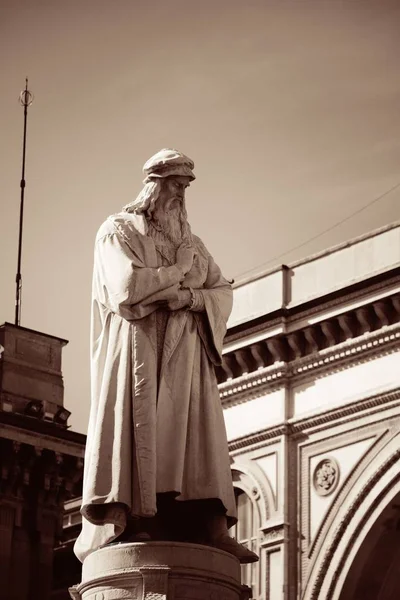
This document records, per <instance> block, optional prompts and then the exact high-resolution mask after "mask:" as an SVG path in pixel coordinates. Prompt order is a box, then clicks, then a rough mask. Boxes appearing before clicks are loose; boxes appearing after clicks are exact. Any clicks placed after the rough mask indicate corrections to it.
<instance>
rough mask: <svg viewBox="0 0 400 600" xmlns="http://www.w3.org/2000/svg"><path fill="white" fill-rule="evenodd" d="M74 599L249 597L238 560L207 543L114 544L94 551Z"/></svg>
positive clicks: (211, 599)
mask: <svg viewBox="0 0 400 600" xmlns="http://www.w3.org/2000/svg"><path fill="white" fill-rule="evenodd" d="M69 591H70V595H71V598H72V599H73V600H120V599H121V600H122V599H124V600H128V599H129V600H186V599H193V598H195V599H196V600H246V598H247V597H248V589H247V588H246V587H245V586H241V584H240V564H239V561H238V560H237V559H236V558H235V557H233V556H232V555H230V554H227V553H226V552H222V551H221V550H217V549H214V548H210V547H208V546H201V545H198V544H182V543H178V542H142V543H135V544H114V545H110V546H107V547H105V548H102V549H100V550H97V551H96V552H93V554H90V555H89V556H88V557H87V558H86V560H85V562H84V564H83V569H82V582H81V583H80V584H79V585H76V586H74V587H72V588H70V590H69Z"/></svg>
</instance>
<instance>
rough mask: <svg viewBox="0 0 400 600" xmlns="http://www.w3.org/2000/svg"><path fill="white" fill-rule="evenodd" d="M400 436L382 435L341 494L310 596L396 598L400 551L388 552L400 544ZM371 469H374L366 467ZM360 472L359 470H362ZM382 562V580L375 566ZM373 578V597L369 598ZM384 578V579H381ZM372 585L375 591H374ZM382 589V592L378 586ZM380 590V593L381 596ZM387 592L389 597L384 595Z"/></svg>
mask: <svg viewBox="0 0 400 600" xmlns="http://www.w3.org/2000/svg"><path fill="white" fill-rule="evenodd" d="M399 438H400V434H399V433H397V432H396V433H395V434H394V435H393V434H392V435H390V434H388V435H387V436H385V437H384V438H382V444H381V446H380V448H377V451H376V452H375V454H374V455H373V456H371V455H369V456H368V455H367V456H366V457H364V460H363V461H362V462H361V463H360V465H359V467H358V476H357V477H355V478H353V479H352V480H349V482H348V485H347V486H345V487H344V488H343V490H342V497H340V496H339V498H338V504H337V507H336V511H335V516H334V519H333V520H332V519H330V520H327V522H326V527H325V528H324V530H323V538H322V540H321V544H320V545H319V547H318V552H316V554H315V557H314V560H313V563H312V566H311V569H310V571H309V575H308V577H307V580H306V582H305V587H304V588H303V591H302V598H303V599H304V600H306V599H307V600H348V599H350V598H352V600H353V599H354V600H358V599H360V600H361V599H362V600H365V599H366V598H368V600H369V599H372V598H373V599H374V600H391V598H392V597H393V598H396V600H397V598H398V597H400V596H399V595H398V594H396V593H395V592H393V594H395V595H394V596H393V595H389V594H392V592H389V589H390V586H392V587H393V585H395V584H394V583H393V577H394V575H393V570H396V568H397V572H398V569H399V568H400V564H399V562H398V557H399V556H398V554H397V549H396V552H395V550H392V551H391V552H387V553H385V554H383V553H382V547H383V546H384V545H385V542H386V543H387V544H388V543H389V540H390V544H391V546H390V547H391V548H395V546H396V545H397V547H399V544H398V542H396V538H397V540H399V541H400V536H399V537H397V536H398V535H399V534H400V527H399V518H400V512H399V513H397V506H399V507H400V472H399V460H400V444H399ZM366 467H368V468H366ZM356 474H357V473H356ZM378 558H379V560H380V564H379V578H378V576H377V577H376V580H375V579H374V576H373V573H370V572H368V571H371V570H372V571H373V570H374V569H375V570H376V571H378V568H376V567H375V566H374V567H373V568H372V569H371V564H374V561H376V560H378ZM367 577H369V584H370V586H371V590H370V591H371V595H369V596H366V594H365V592H364V591H362V592H361V590H365V588H367V587H368V583H367V579H366V578H367ZM378 579H379V581H378ZM372 586H374V587H373V589H374V592H373V593H372ZM378 587H379V590H378V592H377V589H378ZM377 594H380V595H377ZM384 594H386V595H384Z"/></svg>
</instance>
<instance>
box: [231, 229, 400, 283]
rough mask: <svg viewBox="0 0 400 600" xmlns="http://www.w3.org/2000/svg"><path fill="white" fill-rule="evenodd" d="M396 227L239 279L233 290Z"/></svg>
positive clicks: (375, 230)
mask: <svg viewBox="0 0 400 600" xmlns="http://www.w3.org/2000/svg"><path fill="white" fill-rule="evenodd" d="M397 227H400V220H398V221H395V222H394V223H390V224H389V225H384V226H383V227H379V228H378V229H374V230H373V231H369V232H368V233H363V234H362V235H359V236H357V237H355V238H352V239H350V240H347V241H346V242H341V243H340V244H336V245H335V246H331V247H330V248H328V249H327V250H322V251H320V252H316V253H315V254H311V255H310V256H307V257H306V258H302V259H300V260H297V261H295V262H292V263H290V264H289V265H286V264H280V265H277V266H275V267H271V268H270V269H266V270H265V271H260V272H259V273H256V274H255V275H249V276H248V277H244V278H243V279H239V280H238V281H235V283H234V284H233V288H234V289H236V288H239V287H242V286H244V285H247V284H248V283H252V282H253V281H257V280H258V279H262V278H264V277H267V276H268V275H272V274H273V273H276V272H277V271H281V270H282V269H295V268H296V267H299V266H301V265H304V264H307V263H311V262H313V261H314V260H318V259H320V258H323V257H324V256H329V255H330V254H334V253H335V252H339V251H340V250H343V249H344V248H348V247H349V246H354V245H356V244H358V243H360V242H363V241H365V240H367V239H370V238H373V237H376V236H378V235H380V234H382V233H385V232H386V231H390V230H391V229H396V228H397Z"/></svg>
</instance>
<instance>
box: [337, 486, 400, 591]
mask: <svg viewBox="0 0 400 600" xmlns="http://www.w3.org/2000/svg"><path fill="white" fill-rule="evenodd" d="M399 572H400V493H398V494H397V495H396V496H395V497H394V498H393V500H391V502H389V504H388V505H387V506H386V507H385V508H384V509H383V511H382V513H381V514H380V516H379V517H378V518H377V520H376V521H375V523H374V524H373V525H372V527H371V529H370V531H369V532H368V533H367V535H366V537H365V539H364V541H363V543H362V545H361V547H360V548H359V550H358V552H357V555H356V557H355V559H354V560H353V563H352V565H351V567H350V570H349V572H348V574H347V577H346V579H345V582H344V585H343V588H342V591H341V593H340V600H357V599H358V598H360V599H362V600H392V599H393V600H397V599H398V598H400V577H399Z"/></svg>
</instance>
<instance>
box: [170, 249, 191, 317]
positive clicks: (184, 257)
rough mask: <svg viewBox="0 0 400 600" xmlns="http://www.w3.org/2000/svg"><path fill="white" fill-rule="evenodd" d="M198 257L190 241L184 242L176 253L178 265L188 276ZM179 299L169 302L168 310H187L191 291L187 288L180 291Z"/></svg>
mask: <svg viewBox="0 0 400 600" xmlns="http://www.w3.org/2000/svg"><path fill="white" fill-rule="evenodd" d="M195 255H196V251H195V249H194V247H193V245H192V244H191V243H190V242H189V241H184V242H182V244H181V245H180V246H179V248H178V250H177V251H176V265H177V267H179V268H180V269H181V271H182V273H183V275H186V274H187V273H189V271H190V269H191V268H192V265H193V260H194V257H195ZM177 293H178V298H176V299H174V300H169V301H168V302H167V308H168V309H169V310H181V309H182V308H187V307H188V306H189V305H190V303H191V300H192V294H191V292H190V290H188V289H186V288H180V289H178V292H177Z"/></svg>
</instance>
